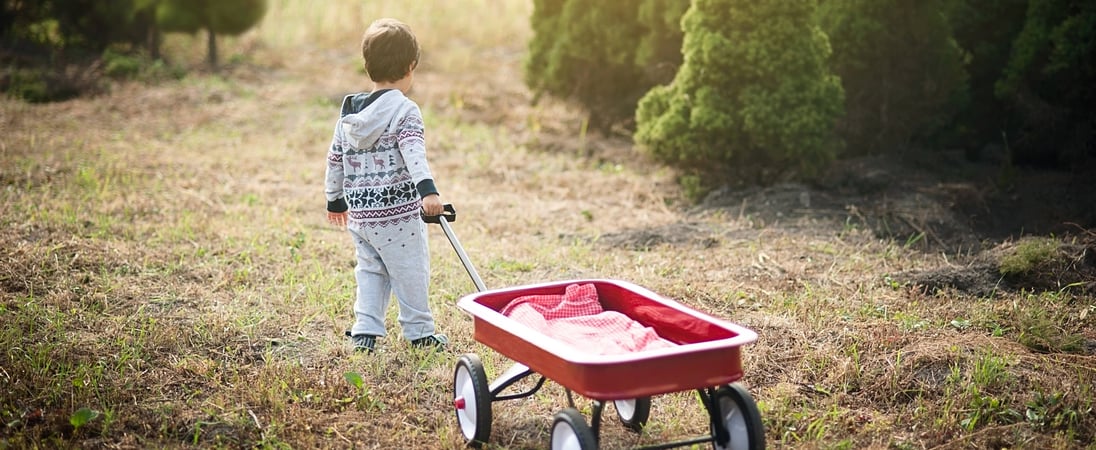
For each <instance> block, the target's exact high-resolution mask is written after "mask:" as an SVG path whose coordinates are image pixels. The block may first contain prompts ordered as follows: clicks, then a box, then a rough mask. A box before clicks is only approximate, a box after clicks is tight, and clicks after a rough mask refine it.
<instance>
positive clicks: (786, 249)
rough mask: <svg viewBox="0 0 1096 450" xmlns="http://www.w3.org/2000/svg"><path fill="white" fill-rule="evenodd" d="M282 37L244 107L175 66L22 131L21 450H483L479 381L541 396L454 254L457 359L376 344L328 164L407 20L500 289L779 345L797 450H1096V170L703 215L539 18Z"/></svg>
mask: <svg viewBox="0 0 1096 450" xmlns="http://www.w3.org/2000/svg"><path fill="white" fill-rule="evenodd" d="M270 3H271V10H270V11H269V12H268V15H267V17H266V18H265V20H264V22H263V23H262V25H261V26H260V27H259V28H258V29H256V30H253V31H252V32H249V33H247V34H245V35H243V36H240V37H236V38H229V39H225V40H223V41H222V43H223V45H224V48H223V52H222V55H225V57H226V58H227V59H226V67H225V68H224V69H223V70H222V71H221V72H220V73H218V74H213V73H208V72H207V71H206V70H205V69H204V68H203V66H202V57H203V56H204V55H203V54H202V50H203V49H204V40H203V39H202V37H201V36H198V37H190V36H171V37H170V38H169V39H168V40H167V42H166V43H165V49H164V50H165V53H166V54H167V55H168V56H169V57H171V58H172V60H173V62H174V63H176V64H181V65H185V66H187V67H190V68H191V72H190V73H189V75H188V76H186V77H185V78H184V79H182V80H179V81H170V82H159V83H143V82H136V81H135V82H126V83H121V84H118V85H116V86H114V87H113V88H112V89H111V90H110V92H109V93H105V94H103V95H99V96H95V97H88V98H82V99H77V100H72V101H68V102H63V103H55V104H41V105H30V104H25V103H21V102H17V101H13V100H10V99H6V98H5V99H2V100H0V229H2V233H0V449H2V448H76V447H92V448H188V447H195V448H210V447H214V448H218V447H227V448H256V447H257V448H415V449H457V448H464V445H465V443H464V440H463V438H462V436H461V433H460V431H459V429H458V428H457V426H456V423H455V419H454V417H453V409H452V393H451V389H452V387H451V384H452V374H453V369H454V364H455V362H456V360H457V358H458V357H459V356H460V355H461V354H463V353H468V352H473V353H476V354H478V355H480V356H481V357H482V358H483V359H484V361H485V364H486V368H487V371H488V374H489V376H492V377H493V376H495V375H498V374H500V373H501V372H502V371H503V370H505V369H506V367H508V365H509V363H510V362H509V361H507V360H505V359H504V358H501V357H500V356H498V355H497V354H494V353H493V352H492V351H491V350H489V349H487V348H486V347H484V346H483V345H481V344H479V343H477V342H475V341H474V340H473V339H472V337H471V318H470V317H468V316H467V315H465V314H464V313H462V312H461V311H460V310H459V309H458V308H457V307H456V306H455V303H456V301H457V300H458V299H459V298H461V297H462V296H464V295H467V294H469V293H472V292H474V291H475V286H473V284H472V282H471V280H470V279H469V277H468V275H467V273H466V272H465V269H464V268H463V266H462V265H461V264H460V261H459V260H458V258H457V257H456V254H455V253H454V251H453V249H452V247H451V246H450V244H449V241H448V240H446V238H445V235H444V234H443V233H442V231H441V230H440V229H439V228H438V227H432V228H431V230H430V231H431V236H430V244H431V252H432V253H431V254H432V273H431V283H432V290H431V302H432V305H433V309H434V313H435V315H436V318H437V320H438V326H439V328H440V330H441V331H442V332H444V333H446V334H447V335H448V336H449V337H450V339H451V341H452V345H451V348H450V350H449V351H447V352H444V353H439V354H433V353H427V352H422V351H418V350H417V349H412V348H410V347H409V345H408V344H407V343H406V342H403V341H402V340H401V339H400V338H399V335H400V333H399V328H398V323H397V322H396V317H395V315H396V310H395V308H394V307H393V308H392V309H391V310H390V311H389V312H390V317H389V321H388V323H389V335H388V337H386V338H385V339H383V340H382V342H381V345H382V351H381V352H379V353H377V354H375V355H362V354H357V353H354V352H352V351H350V349H349V347H348V344H347V342H346V338H345V337H344V336H343V331H344V330H345V329H347V327H349V325H350V324H351V304H352V297H351V296H352V295H353V292H354V279H353V250H352V247H351V246H350V245H349V244H350V243H349V238H348V236H347V235H346V233H345V231H341V230H338V229H335V228H334V227H332V226H330V225H328V224H327V223H326V221H325V217H324V199H323V187H322V182H323V170H324V156H325V152H326V149H327V145H328V144H329V140H330V137H331V132H332V126H333V124H334V120H335V118H336V116H337V111H338V102H339V101H340V99H341V97H342V96H343V95H345V94H346V93H349V92H355V91H359V90H364V89H367V88H368V87H369V85H368V84H366V79H365V77H364V75H363V73H362V71H361V70H360V68H359V66H360V57H359V54H360V53H359V48H358V44H359V42H358V39H359V37H360V35H361V32H362V30H363V28H364V26H365V25H366V24H368V23H369V22H370V21H371V20H373V19H375V18H378V17H383V16H392V17H397V18H400V19H402V20H404V21H406V22H408V23H409V24H410V25H411V26H412V28H413V29H414V30H415V31H416V33H417V34H418V36H419V38H420V41H421V43H422V44H423V46H424V53H423V59H422V63H421V65H420V67H419V69H418V71H417V73H416V82H415V83H416V85H415V88H414V90H413V91H412V92H411V93H410V96H411V97H412V98H413V99H415V100H416V101H417V102H418V103H419V104H420V105H421V106H422V108H423V111H424V114H425V119H426V123H427V142H428V149H429V150H428V152H429V153H428V154H429V156H430V159H431V165H432V169H433V172H434V174H435V176H436V179H437V183H438V186H439V188H440V190H441V191H442V194H443V200H444V201H446V202H449V203H453V204H454V205H455V206H456V208H457V210H458V220H457V222H456V223H454V224H453V228H454V230H455V232H456V234H457V235H458V236H459V237H460V240H461V243H462V244H463V247H464V249H465V250H466V251H467V252H468V254H469V256H470V257H471V259H472V261H473V262H474V263H475V265H476V268H477V269H478V271H479V274H480V275H481V276H482V277H483V278H484V281H485V283H486V285H487V286H488V287H489V288H497V287H509V286H517V285H522V284H529V283H539V282H545V281H555V280H568V279H580V278H615V279H622V280H627V281H630V282H633V283H636V284H639V285H642V286H644V287H646V288H649V289H651V290H652V291H655V292H658V293H660V294H662V295H664V296H667V297H670V298H673V299H676V300H678V301H681V302H682V303H685V304H687V305H690V306H692V307H694V308H696V309H698V310H701V311H705V312H708V313H710V314H713V315H716V316H719V317H723V318H726V319H727V320H730V321H732V322H735V323H738V324H741V325H744V326H746V327H748V328H751V329H753V330H755V331H756V332H757V333H758V334H759V336H760V337H759V340H758V341H757V342H755V343H754V344H751V345H749V346H747V347H745V349H744V350H745V352H744V360H743V364H744V367H745V371H746V375H745V378H744V379H743V380H742V382H741V383H742V385H743V386H745V387H746V388H748V389H749V391H750V392H751V394H752V395H753V397H754V398H755V399H756V400H757V402H758V404H759V407H760V409H761V412H762V417H763V419H764V424H765V428H766V440H767V444H768V447H769V448H808V449H811V448H826V449H829V448H895V449H922V448H951V449H961V448H962V449H965V448H1006V447H1007V448H1039V449H1043V448H1058V449H1084V448H1089V449H1091V448H1096V445H1094V444H1093V443H1092V442H1093V440H1094V439H1096V415H1094V411H1093V409H1094V405H1096V390H1094V383H1096V285H1094V280H1096V230H1094V229H1092V227H1093V225H1094V224H1096V220H1094V217H1093V211H1092V205H1094V204H1096V201H1093V197H1092V196H1093V195H1094V194H1093V193H1094V192H1096V189H1091V187H1093V186H1092V184H1093V181H1091V180H1093V179H1096V178H1094V177H1092V174H1093V173H1096V172H1094V171H1093V170H1091V169H1088V171H1087V172H1074V173H1060V172H1059V173H1051V174H1045V173H1028V172H1024V171H1021V170H1019V169H1010V170H1004V169H1002V168H1001V167H983V166H968V165H964V164H962V163H958V162H955V161H949V160H946V158H945V159H944V160H941V158H936V160H935V162H934V163H932V164H929V163H925V164H924V165H922V166H919V169H918V170H914V169H911V168H910V167H911V166H910V165H909V163H908V162H907V163H905V164H906V165H900V164H898V163H894V162H891V161H886V160H882V159H871V160H864V161H853V162H846V163H842V164H841V165H839V166H838V167H837V168H835V170H834V173H833V175H832V176H831V177H829V178H828V179H827V181H825V182H823V183H821V184H820V185H818V186H814V185H811V186H807V185H800V184H794V183H784V184H778V185H774V186H771V187H767V188H744V189H739V190H725V191H717V192H715V193H713V194H712V195H709V196H708V197H707V198H706V199H704V200H703V201H701V202H693V201H690V200H688V194H689V193H688V192H684V191H683V190H682V189H681V188H680V187H679V186H678V185H677V184H676V183H675V182H674V179H675V175H676V174H675V173H674V171H673V170H671V169H669V168H666V167H663V166H660V165H658V164H655V163H653V162H651V161H649V160H647V159H646V158H644V157H643V156H642V154H640V153H637V152H636V151H635V150H634V149H633V148H632V144H631V142H630V139H629V138H628V136H627V134H624V133H619V134H614V135H609V136H604V135H595V134H593V133H587V127H586V125H585V123H584V120H583V117H584V116H583V114H582V113H581V112H580V111H578V110H577V109H575V108H573V107H571V106H570V105H567V104H563V103H561V102H558V101H554V100H552V99H540V101H537V102H534V101H533V95H532V94H531V93H530V92H528V90H527V88H526V87H525V86H524V84H523V83H522V60H523V57H524V54H525V53H524V52H525V49H524V44H525V42H526V41H527V40H528V39H529V38H530V34H531V31H530V30H529V26H528V17H529V14H530V13H531V10H532V5H531V2H528V1H519V0H500V1H486V0H479V1H462V2H400V1H375V2H373V1H371V2H351V1H347V0H337V1H330V2H323V3H322V5H323V6H316V5H318V4H319V3H316V2H305V1H302V0H276V1H271V2H270ZM959 159H961V158H957V160H959ZM941 167H946V168H947V170H944V171H941V170H936V169H940V168H941ZM1079 170H1080V169H1079ZM1078 173H1083V174H1084V175H1078ZM985 180H992V182H990V183H984V181H985ZM1040 180H1041V182H1042V183H1043V184H1042V185H1040V186H1049V187H1048V188H1046V189H1043V190H1037V189H1035V188H1034V186H1036V184H1035V183H1036V181H1040ZM1085 180H1087V181H1085ZM1004 185H1010V186H1011V185H1015V186H1021V187H1023V186H1027V187H1030V188H1031V189H1030V190H1024V189H1020V191H1021V192H1017V191H1015V190H1013V191H1009V190H1008V189H1006V188H1002V187H1001V186H1004ZM1051 188H1059V189H1060V190H1055V189H1051ZM1029 193H1033V194H1030V195H1035V197H1031V196H1030V195H1029ZM1039 195H1049V196H1050V197H1047V196H1043V197H1039ZM1033 198H1034V199H1033ZM1010 199H1011V200H1010ZM1017 199H1018V200H1017ZM1009 202H1011V203H1009ZM1058 207H1060V208H1058ZM1052 208H1057V209H1052ZM1025 218H1028V219H1030V220H1026V221H1025ZM565 404H566V394H565V392H564V391H563V389H562V388H560V387H559V386H558V385H552V384H551V383H549V384H548V385H547V386H546V388H545V389H543V390H542V391H541V392H540V393H539V394H537V395H535V396H533V397H530V398H527V399H522V400H515V401H507V402H502V403H499V404H496V405H495V406H494V415H495V420H494V422H493V431H492V438H491V441H490V443H489V445H488V448H497V449H518V448H543V447H544V446H545V445H547V442H548V429H549V423H550V420H551V417H552V415H553V414H554V413H555V412H556V411H558V410H559V409H561V408H562V407H563V406H564V405H565ZM579 405H580V406H582V407H583V408H584V409H585V410H587V411H588V410H589V407H590V405H589V402H588V401H581V400H580V402H579ZM611 409H612V408H609V409H608V410H607V412H608V414H609V416H608V419H612V417H611V416H612V414H613V413H612V412H611ZM703 412H704V411H703V409H702V408H701V407H700V406H699V405H698V403H697V401H696V399H695V395H692V394H691V393H682V394H671V395H666V396H660V397H656V398H655V399H654V402H653V406H652V413H651V414H652V415H651V422H650V424H649V427H648V428H647V429H646V430H645V432H644V433H643V434H639V435H637V434H633V433H629V432H626V431H624V430H623V429H621V427H619V426H615V424H614V423H612V420H609V421H608V424H607V426H605V427H603V428H604V430H603V433H602V442H601V443H602V448H627V447H631V446H637V445H650V444H656V443H659V442H665V441H668V440H674V439H678V438H682V437H689V436H693V435H701V434H705V433H707V430H708V425H707V422H706V418H705V417H704V416H703Z"/></svg>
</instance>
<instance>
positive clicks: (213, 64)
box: [208, 30, 217, 72]
mask: <svg viewBox="0 0 1096 450" xmlns="http://www.w3.org/2000/svg"><path fill="white" fill-rule="evenodd" d="M208 31H209V68H210V69H211V70H213V71H214V72H216V71H217V34H216V33H214V32H213V30H208Z"/></svg>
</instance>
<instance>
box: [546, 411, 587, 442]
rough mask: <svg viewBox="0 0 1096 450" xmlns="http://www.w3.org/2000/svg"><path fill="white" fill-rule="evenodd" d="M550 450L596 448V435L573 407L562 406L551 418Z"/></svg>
mask: <svg viewBox="0 0 1096 450" xmlns="http://www.w3.org/2000/svg"><path fill="white" fill-rule="evenodd" d="M549 448H551V449H552V450H597V436H594V432H593V430H591V429H590V426H589V425H587V424H586V418H585V417H583V416H582V413H580V412H578V410H577V409H575V408H564V409H563V410H561V411H560V412H557V413H556V416H555V419H554V420H552V440H551V441H550V444H549Z"/></svg>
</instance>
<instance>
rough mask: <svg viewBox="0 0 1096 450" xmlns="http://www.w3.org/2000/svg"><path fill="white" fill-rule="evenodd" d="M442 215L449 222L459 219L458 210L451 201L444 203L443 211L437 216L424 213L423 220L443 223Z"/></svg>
mask: <svg viewBox="0 0 1096 450" xmlns="http://www.w3.org/2000/svg"><path fill="white" fill-rule="evenodd" d="M442 217H444V218H445V220H446V221H448V222H449V223H453V222H456V221H457V210H455V209H453V205H452V204H451V203H446V204H444V205H442V212H441V214H438V215H436V216H428V215H426V213H422V221H423V222H426V223H441V219H442Z"/></svg>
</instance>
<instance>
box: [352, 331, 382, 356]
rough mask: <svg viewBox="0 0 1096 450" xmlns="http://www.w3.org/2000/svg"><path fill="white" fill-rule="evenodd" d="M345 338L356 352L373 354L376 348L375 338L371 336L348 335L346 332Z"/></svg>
mask: <svg viewBox="0 0 1096 450" xmlns="http://www.w3.org/2000/svg"><path fill="white" fill-rule="evenodd" d="M346 337H348V338H350V345H352V346H354V351H356V352H367V353H373V349H374V348H376V346H377V337H376V336H374V335H372V334H353V335H352V334H350V332H349V331H347V332H346Z"/></svg>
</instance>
